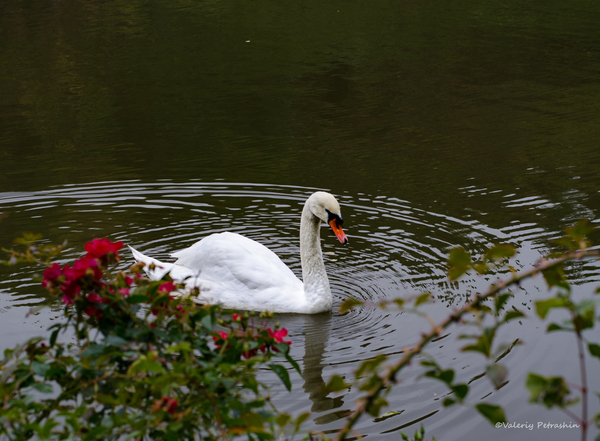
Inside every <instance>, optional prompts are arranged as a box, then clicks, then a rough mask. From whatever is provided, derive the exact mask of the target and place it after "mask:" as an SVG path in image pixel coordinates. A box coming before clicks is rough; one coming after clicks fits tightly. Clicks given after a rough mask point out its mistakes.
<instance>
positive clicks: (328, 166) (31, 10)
mask: <svg viewBox="0 0 600 441" xmlns="http://www.w3.org/2000/svg"><path fill="white" fill-rule="evenodd" d="M598 23H600V5H599V4H598V3H597V2H592V1H585V0H582V1H575V2H557V1H545V2H542V1H529V2H519V1H514V0H510V1H504V2H501V1H491V0H487V1H485V0H484V1H481V2H474V1H453V2H433V1H421V2H416V1H386V0H382V1H370V2H366V1H334V2H316V1H305V2H302V3H289V2H287V3H282V2H275V1H267V0H257V1H253V2H248V1H216V0H214V1H191V0H179V1H178V0H174V1H138V0H127V1H125V0H107V1H84V0H81V1H77V0H64V1H41V0H31V1H17V0H6V1H3V2H2V3H0V161H1V162H0V164H1V166H2V173H0V212H1V213H2V214H0V227H2V228H0V245H2V246H7V245H9V244H10V241H11V240H12V238H14V237H16V236H18V235H20V234H21V232H22V231H35V232H40V233H43V234H44V236H45V237H47V238H48V239H50V240H52V241H54V242H62V240H64V239H68V240H69V242H70V244H71V246H70V248H69V250H68V251H67V253H66V255H65V259H66V260H68V259H72V258H74V257H75V256H77V255H78V253H80V252H81V250H82V249H83V244H84V243H85V241H87V240H90V239H91V238H93V237H96V236H99V237H103V236H109V237H112V238H117V239H120V240H123V241H125V242H127V243H131V244H132V245H135V246H136V247H139V248H140V249H141V250H147V251H150V252H153V253H154V254H155V255H157V256H159V257H165V256H167V254H168V252H170V251H174V250H176V249H179V248H182V247H184V246H187V245H189V244H191V243H193V242H194V241H195V240H199V239H201V238H202V237H204V236H205V235H206V234H208V233H211V232H215V231H222V230H234V231H238V232H241V233H243V234H246V235H248V236H250V237H252V238H253V239H256V240H258V241H260V242H262V243H264V244H266V245H268V246H269V247H270V248H272V249H273V250H274V251H276V252H277V253H278V254H279V255H280V256H281V257H282V258H283V259H284V261H285V262H286V263H288V264H289V265H290V266H291V267H292V268H293V269H294V271H298V270H299V259H298V256H297V238H296V237H297V222H298V216H299V211H300V209H301V204H302V201H303V200H304V199H305V197H306V196H307V195H308V194H310V192H311V191H313V190H314V189H326V190H329V191H331V192H333V193H335V194H336V195H338V196H339V199H340V202H341V203H342V207H343V208H342V210H343V213H344V217H345V219H346V222H345V226H346V225H347V228H348V234H349V236H350V240H351V244H350V246H349V247H346V248H339V247H336V246H335V245H334V243H333V241H332V240H330V239H331V238H327V239H325V241H324V244H323V246H324V249H325V251H326V252H329V253H335V254H327V256H331V257H330V259H329V260H328V262H327V269H328V272H329V274H330V279H331V282H332V287H333V288H334V294H335V298H336V303H337V304H339V302H341V301H342V300H343V299H344V298H346V297H348V296H354V297H357V298H363V299H375V300H377V299H382V298H390V297H393V296H396V295H403V294H407V293H413V292H415V291H420V290H432V291H433V292H434V293H436V294H437V295H438V297H439V301H438V302H437V303H436V304H435V305H434V306H432V311H431V313H432V314H433V315H434V316H436V317H440V318H441V317H442V316H443V315H444V314H445V313H446V312H447V310H448V309H447V308H448V307H451V306H452V305H455V304H459V303H460V302H461V301H464V299H465V298H466V297H467V296H468V293H469V292H471V291H472V290H476V289H482V288H483V287H484V286H485V282H482V281H476V280H470V279H469V280H466V281H464V282H463V283H462V284H460V285H459V286H450V285H449V284H448V283H446V281H445V278H444V272H445V264H444V260H445V255H446V254H447V251H448V249H449V248H451V247H452V246H455V245H463V246H465V247H467V248H469V249H470V250H479V249H481V248H482V247H483V246H485V245H486V244H489V243H491V242H495V241H510V242H512V243H514V244H516V245H518V246H520V247H521V250H522V253H521V255H520V256H519V262H518V265H519V267H520V268H528V267H530V266H531V265H532V264H533V263H534V262H535V261H536V260H537V259H538V258H539V257H540V255H541V254H543V253H544V252H546V251H547V250H548V247H547V241H548V239H550V238H552V237H556V236H557V235H558V233H559V232H560V231H561V230H562V229H563V228H564V227H565V226H567V225H570V224H571V223H572V222H573V221H574V220H575V219H578V218H580V217H589V218H591V219H596V217H597V216H598V210H599V209H600V191H599V190H600V100H599V99H598V97H599V96H600V31H599V29H600V28H599V27H598ZM32 272H33V269H32V268H21V269H18V270H7V269H3V270H0V276H2V280H1V281H0V318H1V320H0V332H1V334H0V335H2V338H0V346H1V347H3V348H4V347H7V346H12V345H14V344H16V343H17V342H19V341H21V340H22V338H24V337H26V336H32V335H36V334H39V333H42V332H44V329H45V328H46V326H47V325H48V323H51V321H52V320H53V319H54V317H55V316H56V314H57V312H56V311H53V310H48V311H47V312H44V313H40V314H38V315H37V316H35V317H29V318H25V317H24V316H25V313H26V311H27V310H28V307H29V306H30V305H33V304H37V303H39V302H40V301H41V302H48V303H51V301H50V300H49V299H44V298H43V297H42V292H41V290H40V289H39V288H38V287H36V286H34V285H33V284H31V283H30V282H29V281H28V280H29V278H30V276H31V273H32ZM576 279H577V284H578V287H577V289H578V290H580V291H581V293H587V292H591V290H593V289H594V288H595V287H596V286H597V285H598V281H599V279H600V277H599V275H598V266H597V265H594V264H589V265H587V266H584V267H583V268H581V271H579V272H578V273H577V274H576ZM543 293H544V288H543V287H542V286H541V285H540V284H539V282H535V283H533V284H532V286H530V287H528V289H526V290H524V292H523V293H522V298H518V299H517V300H516V303H515V304H516V305H519V304H525V305H528V306H527V307H531V302H532V300H533V299H534V298H535V296H536V295H543ZM54 308H57V305H54ZM280 320H281V321H282V324H283V325H284V326H286V327H288V329H290V333H291V336H292V340H293V342H294V346H293V347H294V352H295V353H294V356H295V357H296V358H297V359H298V360H300V361H302V362H303V363H302V364H303V366H305V374H304V378H300V377H299V376H297V377H296V378H295V379H294V389H293V392H292V395H291V398H290V396H289V395H288V394H287V392H285V391H284V390H283V389H281V388H279V389H277V388H276V390H275V391H274V396H275V399H276V400H279V402H280V403H281V407H282V408H283V410H288V411H291V412H300V411H304V410H310V409H312V410H313V412H314V414H313V418H312V419H311V421H310V428H313V429H317V430H323V431H326V432H328V433H333V431H335V430H336V429H337V428H339V427H340V426H341V424H342V423H343V419H342V418H343V416H344V415H345V414H346V413H347V412H348V411H349V410H351V409H352V406H353V402H354V400H355V398H356V397H357V396H358V392H357V391H355V390H351V391H349V392H348V394H346V395H344V396H340V397H325V396H322V395H320V394H319V392H318V389H319V387H320V385H322V383H323V380H325V381H326V380H327V378H329V376H330V375H332V374H333V373H334V372H342V373H344V374H345V375H347V376H351V375H352V372H353V370H354V369H355V368H356V366H357V364H358V363H359V362H360V361H362V360H364V359H367V358H369V357H372V356H375V355H377V354H379V353H384V354H388V355H390V356H392V357H394V355H395V354H396V355H397V354H398V353H399V352H400V351H401V349H402V347H404V346H406V345H408V344H410V343H411V342H414V341H415V340H416V339H417V338H418V335H419V332H421V331H422V330H424V329H426V324H424V323H422V322H420V321H419V320H418V319H416V318H414V317H409V316H408V315H406V314H397V313H391V312H382V311H367V310H359V311H356V312H353V313H352V315H350V316H339V315H336V314H333V315H331V316H329V315H327V316H322V317H316V318H315V317H311V318H309V317H302V316H294V317H285V318H281V319H280ZM543 329H544V327H543V325H540V324H539V323H529V324H522V325H518V326H517V325H515V326H514V327H513V328H512V329H510V330H507V331H506V336H505V337H506V339H507V340H508V341H514V339H515V338H524V337H527V338H524V340H525V341H526V342H527V345H526V346H524V347H516V349H514V350H513V351H512V352H511V357H507V362H506V363H507V365H508V367H509V371H510V373H511V376H510V381H509V384H508V385H507V386H505V387H503V388H501V389H500V390H497V391H496V390H494V389H493V387H492V386H491V385H490V383H489V382H487V380H486V379H485V378H483V379H481V380H477V381H475V382H474V386H473V387H474V388H475V392H474V397H473V400H474V401H473V403H476V402H477V400H479V399H481V398H483V397H484V396H485V397H486V400H489V401H491V402H496V403H499V404H502V405H504V406H506V408H507V415H508V418H509V419H510V420H511V421H515V422H517V423H525V422H534V423H536V424H537V422H538V421H541V422H563V421H565V422H569V421H570V420H569V419H568V417H567V416H565V415H564V414H562V413H560V412H550V411H546V410H544V409H541V408H536V407H532V406H530V405H527V394H525V393H524V392H523V391H522V390H521V389H523V386H522V385H523V379H524V378H525V376H526V372H527V371H528V370H535V371H538V372H541V373H543V374H546V375H550V374H557V375H558V374H563V375H566V376H568V377H569V378H570V379H571V380H572V381H573V382H578V381H579V380H578V370H577V367H576V366H575V365H574V363H572V362H570V359H569V358H568V357H566V356H565V354H568V353H569V352H568V351H569V350H571V349H573V343H574V342H573V341H572V339H570V338H569V336H568V335H565V336H560V337H553V339H549V338H548V337H547V336H545V335H544V334H543ZM458 333H460V330H453V331H452V332H451V334H450V335H449V336H448V337H447V338H445V339H444V341H445V342H446V343H444V344H440V345H438V346H436V347H435V349H432V351H433V352H434V354H435V355H436V357H437V358H438V359H439V360H440V361H442V362H446V363H447V365H448V366H450V367H453V368H454V369H456V370H457V371H459V372H462V374H461V375H463V376H464V377H465V378H466V380H468V379H470V378H472V377H475V376H476V375H478V374H479V373H481V372H482V369H483V362H482V360H479V359H477V358H473V357H465V356H463V355H457V351H456V348H457V344H456V342H451V341H450V340H454V336H455V335H457V334H458ZM593 333H595V335H594V334H593ZM594 337H596V340H597V337H598V332H597V331H596V330H594V331H592V335H591V338H592V339H593V338H594ZM594 363H596V364H594ZM589 370H590V372H597V370H598V366H597V360H590V364H589ZM418 376H419V372H418V369H414V370H413V371H410V372H407V373H406V377H405V378H403V383H402V384H400V385H399V386H398V387H397V389H395V390H394V392H393V393H392V395H391V396H390V400H389V401H390V408H389V409H387V410H394V411H402V413H400V414H399V415H396V416H393V417H391V418H388V419H385V420H383V421H374V420H372V419H369V418H366V419H364V421H363V422H362V423H361V425H360V427H359V430H360V431H361V432H362V433H363V434H366V435H368V438H369V439H398V430H399V428H401V427H404V426H407V427H406V428H405V429H402V430H408V431H411V432H412V431H413V430H414V428H415V427H418V424H420V423H415V421H418V420H419V419H421V418H423V417H426V418H425V420H424V424H425V425H426V427H428V433H431V434H433V435H434V436H436V437H437V438H438V439H440V440H459V439H460V440H462V439H472V440H479V439H483V438H490V439H497V440H500V439H505V438H507V437H510V438H511V439H516V440H527V441H531V440H537V439H539V440H542V439H544V440H546V439H549V440H563V439H573V438H575V437H576V436H578V433H577V434H576V433H575V432H568V433H565V432H564V431H543V430H541V429H540V430H537V429H534V430H532V431H529V430H518V429H517V430H511V429H499V430H496V429H493V428H492V427H491V426H489V425H488V424H487V423H486V422H483V421H481V419H479V418H477V417H475V413H474V411H472V410H470V409H468V408H465V409H458V408H452V409H443V408H442V406H441V405H440V404H439V397H440V396H442V395H443V394H445V391H444V389H443V388H442V387H441V386H440V385H437V384H432V383H431V382H428V381H426V380H423V379H421V380H419V381H416V379H417V378H418ZM266 381H268V382H275V380H274V379H273V378H269V377H268V376H267V377H266ZM594 381H596V389H595V390H600V385H598V384H597V383H598V381H597V380H594ZM489 394H491V395H489ZM488 395H489V396H488ZM592 404H593V406H595V408H594V409H595V411H596V412H598V410H599V409H598V406H597V400H596V401H594V399H592ZM594 409H593V410H594Z"/></svg>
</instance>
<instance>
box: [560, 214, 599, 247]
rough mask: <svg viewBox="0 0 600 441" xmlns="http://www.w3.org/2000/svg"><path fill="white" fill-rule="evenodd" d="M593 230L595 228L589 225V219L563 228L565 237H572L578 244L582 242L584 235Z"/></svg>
mask: <svg viewBox="0 0 600 441" xmlns="http://www.w3.org/2000/svg"><path fill="white" fill-rule="evenodd" d="M594 230H595V228H594V227H593V226H591V225H590V221H589V219H583V220H580V221H579V222H577V223H576V224H575V225H573V226H572V227H567V228H565V231H566V233H567V237H569V238H571V239H573V241H574V242H576V243H578V244H580V243H581V242H584V241H585V239H586V237H587V236H589V235H590V233H592V232H593V231H594Z"/></svg>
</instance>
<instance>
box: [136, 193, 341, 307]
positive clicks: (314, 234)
mask: <svg viewBox="0 0 600 441" xmlns="http://www.w3.org/2000/svg"><path fill="white" fill-rule="evenodd" d="M321 222H327V223H328V224H329V225H330V227H331V229H332V231H333V232H334V234H335V235H336V237H337V238H338V240H339V241H340V242H341V243H343V244H346V243H348V238H347V237H346V234H345V233H344V231H343V230H342V222H343V221H342V216H341V212H340V205H339V203H338V201H337V200H336V199H335V198H334V197H333V196H332V195H331V194H329V193H325V192H323V191H318V192H316V193H313V194H312V195H311V196H310V197H309V198H308V199H307V201H306V203H305V204H304V209H303V210H302V218H301V220H300V261H301V264H302V278H303V280H304V283H302V282H301V281H300V280H299V279H298V278H297V277H296V276H295V275H294V273H293V272H292V271H291V270H290V269H289V268H288V267H287V266H286V265H285V263H283V262H282V261H281V259H279V257H277V255H276V254H275V253H273V252H272V251H271V250H269V249H268V248H267V247H265V246H264V245H261V244H259V243H258V242H255V241H253V240H251V239H248V238H246V237H244V236H241V235H239V234H236V233H229V232H225V233H217V234H212V235H210V236H208V237H206V238H204V239H202V240H200V241H199V242H196V243H195V244H194V245H192V246H191V247H189V248H186V249H184V250H181V251H178V252H176V253H173V254H172V256H173V257H176V258H177V261H176V262H175V263H174V264H173V263H163V262H160V261H158V260H156V259H153V258H151V257H147V256H145V255H143V254H142V253H140V252H139V251H137V250H135V249H133V248H132V247H129V248H130V249H131V251H132V253H133V256H134V258H135V259H136V260H138V261H140V262H143V263H145V264H146V272H147V273H148V274H149V276H150V278H151V279H154V280H160V279H161V278H162V277H163V276H164V275H165V274H166V273H170V276H171V277H172V278H173V280H175V281H178V282H184V281H185V283H186V287H187V288H188V289H191V288H194V287H198V288H199V289H200V294H199V295H198V297H197V298H195V299H194V301H197V302H199V303H211V304H217V303H218V304H221V305H222V306H223V307H225V308H228V309H243V310H251V311H271V312H293V313H294V312H295V313H303V314H315V313H319V312H324V311H329V310H331V306H332V302H333V297H332V295H331V290H330V288H329V280H328V279H327V273H326V272H325V264H324V263H323V255H322V253H321V242H320V234H319V230H320V225H321ZM152 263H153V264H154V265H155V266H156V268H155V269H154V270H149V269H148V265H150V264H152Z"/></svg>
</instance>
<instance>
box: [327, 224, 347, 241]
mask: <svg viewBox="0 0 600 441" xmlns="http://www.w3.org/2000/svg"><path fill="white" fill-rule="evenodd" d="M329 226H330V227H331V231H333V234H335V237H337V238H338V240H339V241H340V242H341V243H343V244H344V245H345V244H347V243H348V236H346V233H344V230H342V226H341V225H338V223H337V219H331V220H330V221H329Z"/></svg>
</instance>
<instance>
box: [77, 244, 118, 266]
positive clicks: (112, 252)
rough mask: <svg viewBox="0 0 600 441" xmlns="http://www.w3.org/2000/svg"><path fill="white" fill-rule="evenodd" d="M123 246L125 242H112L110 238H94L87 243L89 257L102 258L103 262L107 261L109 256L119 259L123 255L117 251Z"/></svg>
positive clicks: (86, 248)
mask: <svg viewBox="0 0 600 441" xmlns="http://www.w3.org/2000/svg"><path fill="white" fill-rule="evenodd" d="M121 248H123V242H114V243H113V242H111V241H110V240H108V239H106V238H104V239H98V238H96V239H94V240H92V241H91V242H88V243H86V244H85V250H86V251H87V253H88V257H92V258H96V259H101V260H102V262H103V263H106V262H107V261H108V260H109V258H111V257H112V258H114V259H116V260H119V259H120V258H121V256H120V255H119V254H118V253H117V251H119V250H120V249H121Z"/></svg>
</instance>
